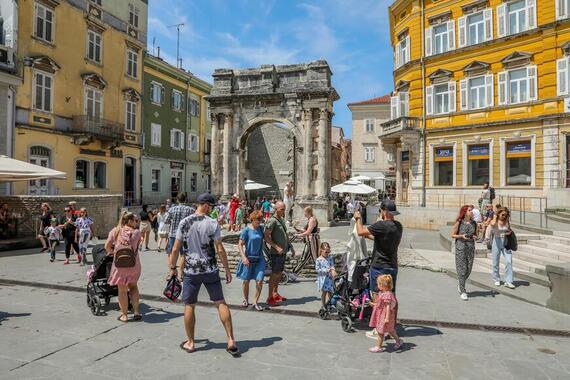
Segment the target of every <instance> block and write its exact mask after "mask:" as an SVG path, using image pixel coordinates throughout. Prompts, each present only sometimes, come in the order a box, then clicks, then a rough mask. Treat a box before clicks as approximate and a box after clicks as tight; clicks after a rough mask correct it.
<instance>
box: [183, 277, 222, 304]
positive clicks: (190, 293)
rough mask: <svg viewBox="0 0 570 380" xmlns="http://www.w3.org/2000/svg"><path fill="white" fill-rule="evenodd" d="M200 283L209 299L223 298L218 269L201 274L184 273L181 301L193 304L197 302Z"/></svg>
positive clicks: (217, 299) (219, 299)
mask: <svg viewBox="0 0 570 380" xmlns="http://www.w3.org/2000/svg"><path fill="white" fill-rule="evenodd" d="M202 284H204V286H205V287H206V290H207V291H208V295H209V296H210V301H213V302H218V301H223V300H224V292H223V290H222V281H221V279H220V273H219V272H218V271H216V272H213V273H202V274H190V275H188V274H185V275H184V280H183V285H182V301H184V303H185V304H186V305H193V304H195V303H196V302H198V293H199V292H200V287H202Z"/></svg>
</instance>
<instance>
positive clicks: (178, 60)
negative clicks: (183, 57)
mask: <svg viewBox="0 0 570 380" xmlns="http://www.w3.org/2000/svg"><path fill="white" fill-rule="evenodd" d="M181 26H184V23H183V22H181V23H180V24H174V25H170V26H169V28H174V27H176V67H178V68H179V69H181V68H182V67H181V66H182V65H181V64H180V27H181Z"/></svg>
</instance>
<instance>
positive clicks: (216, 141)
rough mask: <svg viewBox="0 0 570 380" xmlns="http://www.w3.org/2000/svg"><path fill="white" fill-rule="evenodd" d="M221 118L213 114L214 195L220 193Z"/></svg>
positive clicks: (211, 161) (211, 157)
mask: <svg viewBox="0 0 570 380" xmlns="http://www.w3.org/2000/svg"><path fill="white" fill-rule="evenodd" d="M219 122H220V117H219V115H214V114H212V146H211V148H210V149H211V150H210V167H211V168H212V172H211V174H212V175H211V177H210V178H211V179H212V193H213V194H216V195H217V194H219V193H220V186H219V185H220V181H219V179H218V173H219V172H218V161H219V157H220V132H219V131H220V129H219V128H220V125H219Z"/></svg>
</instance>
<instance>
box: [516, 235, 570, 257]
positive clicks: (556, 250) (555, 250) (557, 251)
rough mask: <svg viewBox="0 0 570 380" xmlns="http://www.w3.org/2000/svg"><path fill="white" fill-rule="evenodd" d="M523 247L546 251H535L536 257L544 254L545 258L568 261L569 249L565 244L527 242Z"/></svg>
mask: <svg viewBox="0 0 570 380" xmlns="http://www.w3.org/2000/svg"><path fill="white" fill-rule="evenodd" d="M525 245H528V246H533V247H537V248H544V249H546V251H543V250H537V252H536V253H537V254H538V255H542V254H544V255H546V257H552V258H554V259H556V260H561V261H570V247H569V246H567V245H565V244H560V243H554V242H551V241H549V240H528V241H527V243H526V244H525ZM519 247H520V244H519Z"/></svg>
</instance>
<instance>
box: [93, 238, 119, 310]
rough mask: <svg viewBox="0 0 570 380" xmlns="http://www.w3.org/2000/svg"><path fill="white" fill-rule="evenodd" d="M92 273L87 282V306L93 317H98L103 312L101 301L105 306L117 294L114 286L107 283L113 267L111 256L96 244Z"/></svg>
mask: <svg viewBox="0 0 570 380" xmlns="http://www.w3.org/2000/svg"><path fill="white" fill-rule="evenodd" d="M92 256H93V273H92V274H91V275H90V277H89V281H88V282H87V306H88V307H89V308H90V309H91V313H93V315H100V314H101V312H102V311H103V310H102V308H103V305H102V301H104V302H105V306H107V305H109V303H110V302H111V297H116V296H118V294H119V291H118V288H117V287H116V286H111V285H109V284H108V283H107V279H108V278H109V275H110V274H111V266H112V265H113V256H109V255H107V251H106V250H105V246H104V245H103V244H98V245H96V246H95V247H93V251H92Z"/></svg>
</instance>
